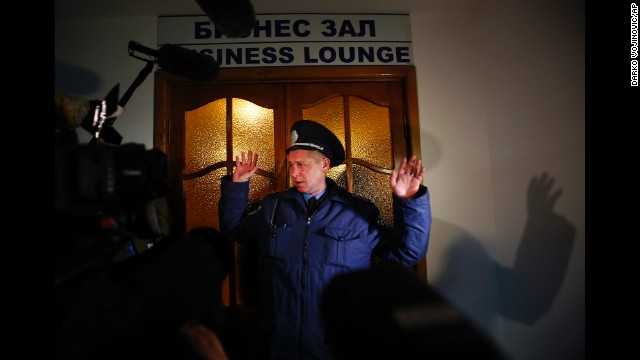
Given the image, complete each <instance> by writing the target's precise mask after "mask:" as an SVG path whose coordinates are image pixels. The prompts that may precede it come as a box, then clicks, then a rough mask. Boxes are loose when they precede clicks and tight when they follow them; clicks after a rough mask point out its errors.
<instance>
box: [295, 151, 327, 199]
mask: <svg viewBox="0 0 640 360" xmlns="http://www.w3.org/2000/svg"><path fill="white" fill-rule="evenodd" d="M287 162H288V163H289V174H290V176H291V182H292V183H293V186H295V187H296V189H298V191H300V192H303V193H307V194H311V195H316V194H317V193H319V192H320V191H322V190H324V189H325V188H326V187H327V182H326V176H327V170H329V159H327V158H326V157H325V156H324V155H322V154H321V153H319V152H317V151H313V150H304V149H300V150H292V151H290V152H289V154H288V155H287Z"/></svg>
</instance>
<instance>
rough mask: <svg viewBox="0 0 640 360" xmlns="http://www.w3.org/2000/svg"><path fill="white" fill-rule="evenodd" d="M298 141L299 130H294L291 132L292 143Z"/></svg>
mask: <svg viewBox="0 0 640 360" xmlns="http://www.w3.org/2000/svg"><path fill="white" fill-rule="evenodd" d="M296 141H298V132H297V131H295V130H293V131H292V132H291V145H293V144H295V143H296Z"/></svg>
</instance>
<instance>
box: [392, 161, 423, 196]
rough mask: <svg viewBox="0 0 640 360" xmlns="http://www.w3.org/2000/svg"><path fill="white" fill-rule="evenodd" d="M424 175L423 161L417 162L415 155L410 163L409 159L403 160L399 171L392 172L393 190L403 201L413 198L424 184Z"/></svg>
mask: <svg viewBox="0 0 640 360" xmlns="http://www.w3.org/2000/svg"><path fill="white" fill-rule="evenodd" d="M422 174H424V166H422V160H416V156H415V155H412V156H411V158H410V159H409V161H408V162H407V158H404V159H402V162H400V167H399V168H398V171H397V172H396V170H395V169H393V171H391V190H393V193H394V194H396V196H397V197H399V198H402V199H406V198H411V197H413V196H414V195H415V194H416V193H417V192H418V190H419V189H420V185H421V184H422Z"/></svg>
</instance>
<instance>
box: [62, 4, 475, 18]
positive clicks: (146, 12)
mask: <svg viewBox="0 0 640 360" xmlns="http://www.w3.org/2000/svg"><path fill="white" fill-rule="evenodd" d="M54 1H55V5H54V7H55V17H56V18H57V17H140V16H162V15H200V14H203V13H204V12H203V11H202V9H201V8H200V5H198V3H197V2H196V0H109V1H104V0H54ZM201 1H209V2H211V3H217V4H225V3H229V2H233V1H248V0H201ZM486 1H487V0H455V1H448V0H348V1H345V0H251V4H252V5H253V8H254V11H255V13H256V14H268V13H297V12H306V13H328V12H343V13H386V14H408V13H414V12H468V11H474V10H475V9H477V8H478V7H479V6H480V5H482V4H483V3H485V2H486Z"/></svg>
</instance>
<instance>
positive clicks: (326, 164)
mask: <svg viewBox="0 0 640 360" xmlns="http://www.w3.org/2000/svg"><path fill="white" fill-rule="evenodd" d="M330 166H331V160H329V158H328V157H323V158H322V170H324V171H329V167H330Z"/></svg>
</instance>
